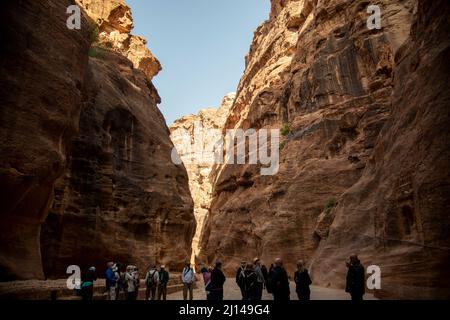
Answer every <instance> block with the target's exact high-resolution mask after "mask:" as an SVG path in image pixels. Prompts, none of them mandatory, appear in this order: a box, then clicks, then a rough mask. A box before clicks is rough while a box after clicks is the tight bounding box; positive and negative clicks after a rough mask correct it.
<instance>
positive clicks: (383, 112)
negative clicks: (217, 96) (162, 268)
mask: <svg viewBox="0 0 450 320" xmlns="http://www.w3.org/2000/svg"><path fill="white" fill-rule="evenodd" d="M424 3H425V2H421V3H420V5H419V12H418V19H419V20H418V21H421V19H422V20H424V21H422V24H423V26H422V27H421V28H420V27H417V26H416V25H414V23H415V20H414V17H415V14H416V13H417V7H418V4H417V2H416V1H412V0H411V1H379V2H378V3H377V4H379V5H380V7H381V10H382V29H381V30H377V29H374V30H369V29H368V28H367V26H366V21H367V18H368V17H369V14H368V13H367V6H368V5H369V3H368V2H366V1H346V2H345V3H343V2H342V1H303V0H301V1H294V0H291V1H279V0H278V1H275V0H274V1H272V12H271V14H270V19H269V20H268V21H266V22H265V23H263V24H262V25H261V26H260V27H259V28H258V29H257V30H256V32H255V37H254V40H253V43H252V45H251V47H250V52H249V55H248V56H247V57H246V70H245V72H244V75H243V77H242V79H241V81H240V84H239V87H238V91H237V97H236V100H235V103H234V105H233V107H232V109H231V111H230V116H229V118H228V120H227V123H226V125H225V129H227V128H244V129H246V128H255V129H260V128H283V132H284V134H285V136H284V139H283V142H282V145H281V156H280V157H281V164H280V171H279V173H278V174H277V175H275V176H267V177H265V176H260V175H259V168H258V166H255V165H246V166H237V165H225V166H221V167H219V168H217V170H216V172H215V173H213V174H215V175H217V183H216V185H215V186H214V196H213V200H212V204H211V214H210V217H209V219H208V221H207V223H206V227H205V232H204V236H203V237H202V243H201V246H202V251H201V253H200V259H201V260H203V261H206V262H209V263H210V262H212V261H213V260H215V259H217V258H222V259H224V261H225V269H226V270H227V271H228V272H229V273H231V272H232V271H233V270H234V268H235V267H236V266H237V265H238V263H239V261H240V260H241V259H243V258H244V259H248V260H249V259H252V258H253V257H255V256H260V257H261V258H262V260H263V261H265V262H266V263H268V264H269V263H270V262H271V261H272V260H273V259H274V258H275V257H278V256H280V257H283V258H284V260H285V263H286V266H287V268H288V270H289V271H290V272H292V271H293V269H294V265H295V262H296V261H297V260H298V259H304V260H306V261H307V262H308V263H309V264H311V263H312V262H313V258H314V257H315V256H316V254H317V252H318V251H317V250H318V248H319V255H318V258H317V259H316V260H315V262H314V263H313V264H312V268H313V270H314V273H313V275H314V281H315V282H317V283H319V284H323V285H330V286H336V287H342V285H343V279H344V278H343V276H344V274H343V272H344V268H343V267H344V261H345V259H346V258H347V256H348V255H349V254H350V252H353V251H356V252H357V253H358V252H359V251H360V252H361V253H362V257H363V259H365V262H367V263H369V262H375V261H378V264H379V265H380V267H381V268H382V271H383V281H384V285H385V286H386V287H385V291H382V292H381V293H380V294H381V295H383V292H385V296H390V297H395V296H401V295H402V294H401V291H404V296H409V297H412V296H416V297H417V296H421V295H422V293H423V292H422V291H421V289H422V288H427V289H428V291H427V293H423V296H433V295H435V296H438V295H439V294H441V293H442V292H441V291H440V290H439V289H438V288H436V287H438V286H435V285H434V284H435V283H436V281H438V279H442V276H443V275H442V272H443V271H442V270H443V269H442V268H443V266H444V265H445V262H444V261H445V260H444V258H447V257H448V244H447V243H446V239H447V240H448V232H446V231H444V230H445V229H446V226H447V225H448V217H446V214H445V213H446V212H447V211H448V210H445V209H446V207H445V206H447V203H448V201H447V200H448V192H447V191H448V190H447V187H448V185H447V183H446V181H447V180H448V178H447V176H448V157H446V155H447V154H448V145H446V142H445V141H447V140H446V135H447V134H448V129H447V127H448V126H446V125H445V123H446V122H447V121H448V118H447V115H448V110H447V109H448V97H447V96H446V95H443V96H441V97H440V98H439V99H438V100H436V102H434V103H432V102H431V101H432V100H433V99H436V97H437V95H438V93H439V92H441V91H442V90H443V87H444V86H445V85H446V83H445V81H444V74H447V75H448V73H445V72H444V71H445V70H447V69H446V68H447V64H446V63H444V62H443V59H442V58H443V56H444V55H445V54H444V53H446V51H445V50H446V43H447V42H445V41H444V39H443V38H439V37H441V36H442V35H443V34H445V30H446V28H447V27H448V22H447V23H446V21H447V20H445V15H446V12H447V11H446V10H447V7H446V6H444V2H441V3H440V4H439V5H436V6H435V7H433V8H434V9H433V10H432V13H435V14H436V15H437V17H436V18H434V19H433V18H431V16H432V15H431V13H428V14H425V13H424V10H425V8H427V6H426V5H425V4H424ZM444 9H445V10H444ZM437 12H440V14H437ZM424 14H425V15H424ZM438 24H440V26H439V27H438V26H437V25H438ZM427 28H428V29H427ZM431 28H434V29H433V30H439V32H437V33H436V38H433V39H434V40H430V41H425V39H424V40H423V41H422V40H421V39H422V38H418V37H419V35H420V37H426V34H427V32H428V31H431ZM410 30H412V32H413V33H412V35H411V37H412V38H413V39H414V37H416V40H414V41H415V43H416V44H415V46H414V45H412V46H410V47H409V49H406V48H407V46H406V47H405V45H404V43H405V42H407V43H409V42H411V41H412V40H411V38H410ZM419 30H420V32H419ZM439 40H441V45H439ZM414 41H413V42H414ZM419 44H420V45H419ZM415 48H421V50H422V51H421V52H422V53H421V55H417V54H416V55H414V54H413V52H414V49H415ZM438 48H439V50H438ZM408 50H410V53H407V52H408ZM427 51H429V52H433V53H434V54H435V56H431V57H428V56H427ZM405 56H406V57H407V58H405V59H407V60H409V61H411V62H409V63H412V62H414V63H415V64H414V68H417V70H420V72H421V73H420V74H421V75H422V76H423V78H422V79H419V77H418V76H415V77H413V78H412V79H411V78H409V76H410V75H416V73H411V71H409V70H408V68H409V67H407V65H408V62H404V63H403V64H402V63H400V60H401V59H402V57H405ZM409 56H410V57H409ZM425 56H427V57H425ZM408 57H409V58H408ZM396 59H397V60H396ZM399 59H400V60H399ZM427 59H429V60H427ZM396 61H397V62H398V63H399V64H398V65H397V63H396ZM420 66H423V69H421V68H420ZM433 81H437V83H436V88H435V89H433V88H431V83H432V82H433ZM421 84H423V85H428V84H429V86H428V87H427V86H425V88H421ZM402 86H403V87H402ZM423 90H425V93H421V92H423ZM413 92H414V94H412V93H413ZM447 92H448V90H447ZM415 93H417V94H418V95H421V97H422V99H419V97H418V95H416V94H415ZM432 97H433V98H432ZM422 102H424V103H428V107H427V106H423V105H422ZM437 104H438V105H439V108H438V107H434V106H435V105H437ZM411 105H412V106H411ZM408 106H411V107H410V108H409V110H408V108H407V107H408ZM414 106H415V107H414ZM432 106H433V107H432ZM421 108H424V109H421ZM400 110H402V111H400ZM402 117H406V119H403V120H399V119H400V118H402ZM437 117H440V119H439V121H438V122H437V123H439V124H441V125H440V126H435V125H434V124H432V123H433V119H435V120H437ZM395 119H397V120H395ZM386 123H387V124H386ZM382 128H384V129H383V130H382ZM389 128H391V129H389ZM438 132H440V135H438V134H437V133H438ZM444 132H445V134H444ZM380 135H381V137H380ZM402 136H404V137H403V138H402ZM379 137H380V138H379ZM424 137H428V138H429V139H427V140H426V141H424V140H423V139H421V138H424ZM397 139H398V140H397ZM402 139H405V141H403V140H402ZM409 139H411V140H409ZM431 141H434V142H433V143H432V142H431ZM413 146H414V148H415V149H410V148H412V147H413ZM413 150H416V152H414V151H413ZM419 150H420V152H418V151H419ZM398 152H400V153H398ZM443 152H444V153H443ZM426 155H428V156H427V157H426V158H425V156H426ZM428 157H429V158H428ZM431 159H435V160H439V161H437V162H435V163H433V161H432V160H431ZM391 161H392V162H391ZM423 161H425V162H426V163H424V162H423ZM422 166H423V167H422ZM420 168H422V169H420ZM395 170H398V171H395ZM418 170H419V171H418ZM394 172H395V174H394ZM439 173H440V174H439ZM391 176H392V177H391ZM400 177H404V178H405V179H406V180H404V181H403V180H402V179H401V178H400ZM243 180H245V181H247V182H248V183H245V184H242V183H239V182H240V181H243ZM437 186H440V187H437ZM419 188H420V189H419ZM403 189H404V190H403ZM352 190H354V191H352ZM347 192H348V193H347ZM401 192H406V194H408V196H407V197H406V198H405V199H404V200H401V201H400V200H399V199H398V197H400V193H401ZM369 193H370V194H369ZM372 193H373V194H372ZM414 193H415V195H414ZM343 195H344V196H343ZM408 197H409V198H408ZM420 199H422V200H420ZM425 199H427V200H425ZM419 201H425V202H427V201H431V202H432V203H434V204H433V205H432V204H427V203H424V204H419V203H418V202H419ZM330 203H336V205H337V208H335V207H334V204H333V206H331V207H328V208H327V205H328V204H330ZM353 210H354V211H353ZM436 211H437V212H436ZM401 212H405V213H404V214H402V213H401ZM431 212H434V213H433V214H432V213H431ZM402 215H403V217H402ZM422 215H423V217H424V221H425V225H424V226H423V227H422V228H425V234H426V235H425V234H424V233H423V232H422V233H421V231H417V232H416V231H414V230H415V228H416V227H414V226H415V225H416V221H421V220H418V219H422V218H420V217H422ZM433 215H434V216H435V219H436V220H435V221H433V222H431V219H432V218H431V217H432V216H433ZM433 219H434V218H433ZM405 221H406V222H405ZM405 223H406V227H405V226H404V225H405ZM405 230H406V231H405ZM405 232H406V234H405ZM382 235H383V236H382ZM328 237H330V239H329V240H327V238H328ZM380 237H382V238H383V237H384V239H385V240H380ZM424 238H425V239H427V241H428V243H427V242H424V241H425V240H423V239H424ZM388 239H391V240H392V242H389V241H388ZM419 239H420V241H418V240H419ZM362 240H364V241H362ZM380 241H381V243H384V244H382V245H380ZM405 241H406V242H405ZM417 241H418V242H417ZM421 241H422V242H421ZM386 243H391V244H392V247H389V246H386ZM413 243H414V244H413ZM427 246H430V247H433V248H435V249H429V250H426V249H424V247H427ZM338 248H340V250H338ZM375 248H377V249H375ZM382 248H383V249H382ZM333 250H334V251H333ZM383 250H384V253H383V254H382V256H381V257H379V259H377V256H378V255H379V253H380V252H382V251H383ZM433 250H434V251H433ZM331 252H333V254H331ZM396 252H397V253H399V254H398V257H397V259H396V261H397V262H393V263H391V262H390V260H389V259H390V258H389V257H392V256H394V255H395V254H396ZM417 252H419V253H417ZM400 253H402V254H400ZM427 255H434V256H435V257H434V258H432V259H431V261H433V262H432V264H431V265H430V266H429V270H424V269H422V268H421V267H419V268H417V269H415V265H416V263H418V264H419V266H420V265H421V264H422V263H423V265H425V264H424V263H425V259H424V257H425V256H427ZM328 257H330V258H329V259H328ZM369 257H370V258H369ZM447 260H448V259H447ZM391 261H392V260H391ZM383 264H384V265H383ZM406 264H410V266H405V265H406ZM424 268H425V267H424ZM333 270H335V271H333ZM403 272H405V273H403ZM416 273H419V275H417V274H416ZM399 274H401V275H399ZM416 280H417V281H416ZM408 286H412V288H413V289H414V290H411V288H410V289H407V287H408ZM393 287H397V290H394V291H393V290H392V288H393ZM442 287H447V284H444V283H443V284H442ZM414 291H415V292H414ZM447 291H448V290H447Z"/></svg>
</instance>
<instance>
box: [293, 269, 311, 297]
mask: <svg viewBox="0 0 450 320" xmlns="http://www.w3.org/2000/svg"><path fill="white" fill-rule="evenodd" d="M294 282H295V286H296V290H295V291H296V292H297V296H298V300H300V301H308V300H310V297H311V289H310V288H309V286H310V285H311V284H312V281H311V277H310V276H309V272H308V269H306V268H305V264H304V262H303V261H301V260H300V261H298V262H297V271H295V274H294Z"/></svg>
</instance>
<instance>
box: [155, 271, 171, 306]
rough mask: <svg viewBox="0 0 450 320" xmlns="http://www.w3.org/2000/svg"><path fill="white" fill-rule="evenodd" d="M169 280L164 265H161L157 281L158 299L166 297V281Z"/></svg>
mask: <svg viewBox="0 0 450 320" xmlns="http://www.w3.org/2000/svg"><path fill="white" fill-rule="evenodd" d="M168 282H169V272H167V270H166V266H165V265H162V266H161V268H160V269H159V283H158V300H161V299H162V300H166V299H167V283H168Z"/></svg>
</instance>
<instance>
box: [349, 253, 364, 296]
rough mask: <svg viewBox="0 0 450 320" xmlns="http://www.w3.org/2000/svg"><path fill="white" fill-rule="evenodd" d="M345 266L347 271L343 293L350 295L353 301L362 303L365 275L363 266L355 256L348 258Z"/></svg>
mask: <svg viewBox="0 0 450 320" xmlns="http://www.w3.org/2000/svg"><path fill="white" fill-rule="evenodd" d="M346 265H347V268H348V271H347V279H346V280H347V281H346V285H345V292H348V293H350V296H351V298H352V300H353V301H362V300H363V296H364V293H365V291H366V273H365V270H364V266H363V265H362V264H361V261H360V260H359V259H358V256H357V255H356V254H354V255H351V256H350V258H349V261H347V262H346Z"/></svg>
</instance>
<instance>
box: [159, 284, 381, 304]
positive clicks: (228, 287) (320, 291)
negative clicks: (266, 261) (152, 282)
mask: <svg viewBox="0 0 450 320" xmlns="http://www.w3.org/2000/svg"><path fill="white" fill-rule="evenodd" d="M198 288H201V289H195V290H194V300H206V294H205V291H204V290H203V288H204V285H203V281H201V282H199V283H198ZM182 299H183V292H176V293H173V294H170V295H168V296H167V300H182ZM241 299H242V296H241V292H240V290H239V288H238V286H237V285H236V283H235V282H234V279H228V280H227V281H226V282H225V286H224V300H241ZM291 299H292V300H298V299H297V294H296V293H295V284H294V283H293V282H291ZM364 299H365V300H377V299H376V298H375V297H374V296H373V295H371V294H366V295H365V296H364ZM263 300H273V298H272V295H271V294H268V293H267V291H266V290H264V292H263ZM311 300H350V296H349V295H348V294H347V293H345V292H344V290H339V289H331V288H323V287H317V286H311Z"/></svg>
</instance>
